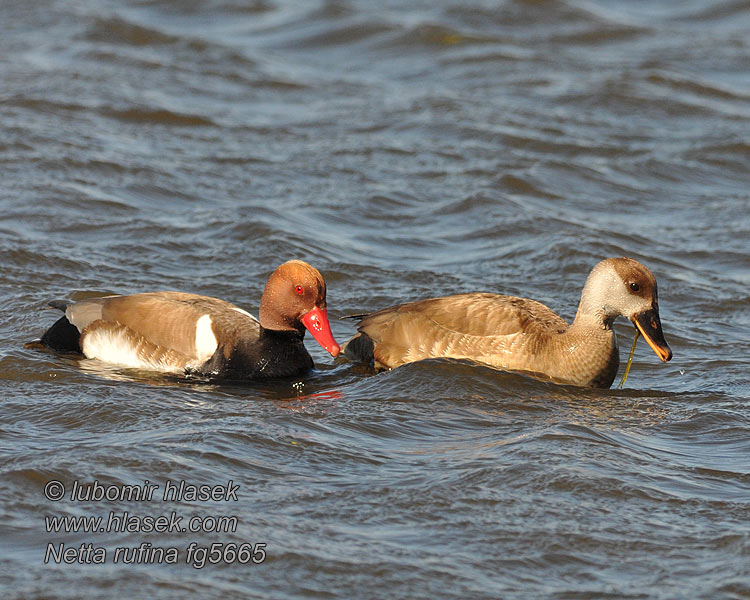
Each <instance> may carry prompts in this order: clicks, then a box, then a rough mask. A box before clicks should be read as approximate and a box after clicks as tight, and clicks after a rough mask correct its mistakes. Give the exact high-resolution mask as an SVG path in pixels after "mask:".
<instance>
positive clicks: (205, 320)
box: [195, 315, 219, 362]
mask: <svg viewBox="0 0 750 600" xmlns="http://www.w3.org/2000/svg"><path fill="white" fill-rule="evenodd" d="M218 346H219V343H218V342H217V341H216V336H215V335H214V330H213V328H212V327H211V315H203V316H202V317H201V318H200V319H198V322H197V323H196V324H195V355H196V357H197V359H198V361H199V362H204V361H207V360H208V359H209V358H211V357H212V356H213V354H214V352H216V348H217V347H218Z"/></svg>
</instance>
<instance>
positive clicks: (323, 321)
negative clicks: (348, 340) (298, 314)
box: [302, 306, 341, 358]
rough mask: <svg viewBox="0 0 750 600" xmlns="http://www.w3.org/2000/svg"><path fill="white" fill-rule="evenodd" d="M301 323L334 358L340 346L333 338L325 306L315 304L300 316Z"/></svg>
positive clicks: (339, 350)
mask: <svg viewBox="0 0 750 600" xmlns="http://www.w3.org/2000/svg"><path fill="white" fill-rule="evenodd" d="M302 324H303V325H304V326H305V328H307V330H308V331H309V332H310V334H311V335H312V336H313V338H315V341H316V342H318V343H319V344H320V345H321V346H322V347H323V349H324V350H325V351H326V352H328V353H329V354H330V355H331V356H333V357H334V358H336V357H337V356H338V355H339V353H340V352H341V347H340V346H339V345H338V343H337V342H336V340H335V339H333V333H332V332H331V325H330V323H329V322H328V313H327V311H326V309H325V308H319V307H317V306H315V307H314V308H313V309H312V310H309V311H308V312H307V313H305V315H304V316H303V317H302Z"/></svg>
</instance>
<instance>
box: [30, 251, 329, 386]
mask: <svg viewBox="0 0 750 600" xmlns="http://www.w3.org/2000/svg"><path fill="white" fill-rule="evenodd" d="M55 306H58V307H61V308H63V309H64V311H65V316H64V317H62V318H60V320H59V321H58V322H57V323H55V324H54V325H53V326H52V327H51V328H50V329H49V330H48V331H47V332H46V333H45V334H44V335H43V336H42V339H41V342H42V343H43V344H45V345H46V346H49V347H50V348H53V349H55V350H60V351H78V352H81V353H82V354H83V355H84V356H86V357H88V358H98V359H101V360H103V361H106V362H110V363H114V364H119V365H122V366H126V367H136V368H145V369H152V370H158V371H164V372H174V373H196V374H200V375H207V376H211V377H228V378H236V379H254V378H261V377H278V376H288V375H289V376H290V375H297V374H299V373H302V372H304V371H306V370H309V369H310V368H312V366H313V363H312V359H311V358H310V355H309V354H308V353H307V351H306V350H305V347H304V345H303V343H302V338H303V337H304V334H305V330H306V329H307V330H309V331H310V332H311V333H312V335H313V337H315V339H316V340H317V341H318V343H320V345H321V346H323V347H324V348H325V349H326V350H328V352H330V353H331V354H332V355H333V356H336V355H337V354H338V352H339V347H338V344H336V342H335V340H334V339H333V336H332V334H331V330H330V326H329V324H328V319H327V316H326V286H325V281H324V280H323V277H322V276H321V274H320V273H319V272H318V271H317V269H314V268H313V267H311V266H310V265H308V264H307V263H305V262H302V261H288V262H286V263H284V264H283V265H281V266H280V267H279V268H278V269H276V271H274V273H273V274H272V275H271V276H270V277H269V279H268V282H267V284H266V288H265V290H264V292H263V297H262V298H261V304H260V320H258V319H256V318H255V317H253V316H252V315H250V314H249V313H247V312H246V311H244V310H242V309H241V308H239V307H237V306H234V305H233V304H230V303H229V302H226V301H224V300H220V299H218V298H211V297H208V296H199V295H197V294H186V293H182V292H150V293H144V294H134V295H131V296H106V297H103V298H92V299H88V300H83V301H81V302H76V303H74V304H70V305H62V306H60V305H59V304H55Z"/></svg>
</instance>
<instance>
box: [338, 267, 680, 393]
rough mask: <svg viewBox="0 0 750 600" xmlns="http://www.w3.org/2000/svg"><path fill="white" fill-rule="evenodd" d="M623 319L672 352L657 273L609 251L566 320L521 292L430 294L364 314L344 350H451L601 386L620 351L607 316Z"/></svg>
mask: <svg viewBox="0 0 750 600" xmlns="http://www.w3.org/2000/svg"><path fill="white" fill-rule="evenodd" d="M618 316H624V317H626V318H628V319H630V320H631V321H632V322H633V323H634V324H635V326H636V327H637V328H638V330H639V331H640V333H641V334H642V335H643V337H644V338H645V339H646V341H647V342H648V344H649V345H650V346H651V348H652V349H653V350H654V352H656V355H657V356H658V357H659V358H660V359H661V360H662V361H664V362H666V361H668V360H670V359H671V358H672V351H671V350H670V348H669V346H668V344H667V342H666V340H665V339H664V334H663V333H662V328H661V321H660V319H659V304H658V301H657V293H656V279H655V278H654V276H653V275H652V274H651V271H649V270H648V269H647V268H646V267H645V266H644V265H642V264H641V263H639V262H638V261H636V260H633V259H631V258H609V259H606V260H603V261H602V262H600V263H599V264H597V265H596V266H595V267H594V268H593V270H592V271H591V273H590V274H589V276H588V279H587V280H586V284H585V285H584V288H583V292H582V293H581V301H580V304H579V306H578V313H577V314H576V317H575V320H574V321H573V323H572V324H570V325H569V324H568V323H566V322H565V321H564V320H563V319H562V318H561V317H560V316H558V315H557V314H556V313H554V312H553V311H551V310H550V309H549V308H547V307H546V306H544V305H543V304H541V303H539V302H536V301H534V300H529V299H527V298H516V297H513V296H503V295H498V294H487V293H473V294H458V295H455V296H445V297H441V298H430V299H427V300H420V301H417V302H410V303H408V304H401V305H399V306H394V307H391V308H386V309H385V310H381V311H379V312H376V313H373V314H371V315H369V316H366V317H365V318H364V319H362V321H361V322H360V323H359V325H358V327H357V329H358V330H359V333H358V334H357V335H355V336H354V337H353V338H352V339H351V340H349V342H348V343H347V344H345V346H344V352H345V354H346V355H347V356H348V357H349V358H351V359H353V360H356V361H360V362H365V363H369V364H371V365H372V366H374V367H375V368H376V369H392V368H394V367H398V366H399V365H403V364H405V363H410V362H414V361H418V360H424V359H428V358H457V359H468V360H473V361H476V362H479V363H484V364H487V365H490V366H492V367H496V368H498V369H502V370H505V371H518V372H524V373H527V374H529V375H532V376H534V377H537V378H540V379H546V380H550V381H553V382H556V383H566V384H572V385H578V386H588V387H600V388H608V387H609V386H610V385H611V384H612V381H613V380H614V378H615V375H616V374H617V368H618V366H619V362H620V358H619V354H618V351H617V340H616V337H615V333H614V331H613V330H612V323H613V321H614V320H615V319H616V318H617V317H618Z"/></svg>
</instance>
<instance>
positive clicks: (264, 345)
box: [195, 329, 314, 380]
mask: <svg viewBox="0 0 750 600" xmlns="http://www.w3.org/2000/svg"><path fill="white" fill-rule="evenodd" d="M313 367H314V364H313V360H312V357H311V356H310V354H309V353H308V352H307V349H306V348H305V345H304V343H303V342H302V336H301V335H300V334H299V333H298V332H296V331H270V330H267V329H264V330H261V332H260V335H259V336H258V337H257V338H255V339H252V340H246V339H239V340H237V341H235V342H234V344H233V345H232V347H231V348H229V349H227V346H226V345H221V344H220V345H219V347H218V348H217V349H216V352H214V354H213V356H212V357H211V358H210V359H208V360H207V361H206V362H205V363H203V365H201V366H200V367H199V368H198V369H196V370H195V372H197V373H200V374H201V375H207V376H209V377H216V378H221V379H238V380H240V379H244V380H247V379H268V378H273V377H293V376H296V375H302V374H304V373H307V372H308V371H310V369H312V368H313Z"/></svg>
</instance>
